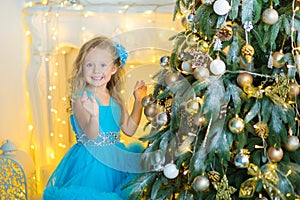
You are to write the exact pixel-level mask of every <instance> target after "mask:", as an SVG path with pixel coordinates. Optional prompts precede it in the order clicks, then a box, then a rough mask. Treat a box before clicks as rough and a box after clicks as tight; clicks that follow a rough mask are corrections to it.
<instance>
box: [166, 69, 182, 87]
mask: <svg viewBox="0 0 300 200" xmlns="http://www.w3.org/2000/svg"><path fill="white" fill-rule="evenodd" d="M178 80H179V76H178V74H177V73H176V72H172V73H169V74H167V75H166V77H165V83H166V85H170V84H171V83H175V82H177V81H178Z"/></svg>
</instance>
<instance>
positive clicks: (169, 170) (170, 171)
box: [164, 163, 179, 179]
mask: <svg viewBox="0 0 300 200" xmlns="http://www.w3.org/2000/svg"><path fill="white" fill-rule="evenodd" d="M178 174H179V170H178V169H177V167H176V165H175V164H174V163H168V164H166V166H165V167H164V175H165V176H166V177H167V178H169V179H173V178H176V177H177V176H178Z"/></svg>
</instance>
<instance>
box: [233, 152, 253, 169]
mask: <svg viewBox="0 0 300 200" xmlns="http://www.w3.org/2000/svg"><path fill="white" fill-rule="evenodd" d="M249 163H250V161H249V155H247V154H245V153H244V152H243V151H242V150H241V151H240V152H239V153H238V154H236V156H235V157H234V164H235V166H236V167H238V168H247V167H248V166H249Z"/></svg>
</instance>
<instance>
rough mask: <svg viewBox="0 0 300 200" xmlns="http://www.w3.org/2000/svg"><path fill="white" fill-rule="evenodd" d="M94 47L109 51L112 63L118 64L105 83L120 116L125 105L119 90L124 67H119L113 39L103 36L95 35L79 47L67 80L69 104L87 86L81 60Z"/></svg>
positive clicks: (121, 86) (119, 63) (122, 79)
mask: <svg viewBox="0 0 300 200" xmlns="http://www.w3.org/2000/svg"><path fill="white" fill-rule="evenodd" d="M95 47H100V48H102V49H105V50H107V51H108V52H109V53H111V55H112V57H113V59H114V64H116V65H117V66H118V70H117V72H116V73H115V74H113V75H112V76H111V79H110V81H109V82H108V84H107V89H108V90H109V92H110V95H111V96H112V97H113V99H114V100H115V101H116V102H117V103H118V104H119V105H120V107H121V112H122V116H123V114H124V112H125V110H124V109H125V106H124V104H123V101H122V97H121V95H120V93H119V92H120V91H121V90H122V89H123V85H124V84H123V82H124V69H123V68H122V67H120V66H121V61H120V58H119V56H118V53H117V50H116V48H115V45H114V43H113V41H111V40H110V39H109V38H107V37H105V36H97V37H95V38H93V39H91V40H89V41H88V42H86V43H85V44H84V45H83V46H82V47H81V48H80V49H79V52H78V55H77V57H76V59H75V62H74V64H73V71H72V74H71V77H70V79H69V80H68V83H69V87H70V95H69V99H70V103H71V106H72V100H73V99H74V98H77V97H78V94H79V93H80V92H82V91H83V90H84V88H85V87H86V86H87V82H86V80H85V79H84V76H83V62H84V60H85V58H86V55H87V54H88V52H89V51H90V50H92V49H94V48H95ZM71 109H72V108H71Z"/></svg>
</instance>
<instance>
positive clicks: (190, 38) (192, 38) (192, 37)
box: [186, 33, 200, 46]
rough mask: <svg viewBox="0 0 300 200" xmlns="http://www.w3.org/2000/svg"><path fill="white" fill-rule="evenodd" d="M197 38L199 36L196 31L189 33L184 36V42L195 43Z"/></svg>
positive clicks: (198, 38) (191, 44) (190, 44)
mask: <svg viewBox="0 0 300 200" xmlns="http://www.w3.org/2000/svg"><path fill="white" fill-rule="evenodd" d="M199 40H200V36H199V35H198V33H190V34H189V35H188V36H187V38H186V43H187V44H188V45H189V46H193V45H195V44H197V43H198V41H199Z"/></svg>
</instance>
